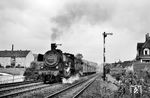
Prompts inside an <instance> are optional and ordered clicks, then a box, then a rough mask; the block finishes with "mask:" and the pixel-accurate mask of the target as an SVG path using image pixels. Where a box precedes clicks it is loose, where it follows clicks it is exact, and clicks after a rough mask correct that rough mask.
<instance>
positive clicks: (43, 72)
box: [24, 43, 97, 83]
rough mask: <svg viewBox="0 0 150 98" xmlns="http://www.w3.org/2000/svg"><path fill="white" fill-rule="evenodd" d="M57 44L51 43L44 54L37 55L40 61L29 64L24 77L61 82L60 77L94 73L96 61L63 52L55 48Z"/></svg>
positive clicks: (45, 81) (48, 81) (47, 81)
mask: <svg viewBox="0 0 150 98" xmlns="http://www.w3.org/2000/svg"><path fill="white" fill-rule="evenodd" d="M57 46H58V44H56V43H52V44H51V50H49V51H47V52H46V53H45V54H44V55H41V54H39V55H38V57H37V61H38V62H41V63H39V64H37V62H36V63H34V64H31V65H34V66H31V67H30V68H28V70H27V71H26V72H25V74H24V75H25V79H27V78H28V76H34V78H35V77H37V78H36V79H39V78H41V79H42V81H43V82H44V83H51V82H61V80H62V78H66V79H68V78H70V77H71V76H73V75H76V74H79V75H81V76H82V75H87V74H92V73H96V66H97V63H93V62H89V61H86V60H82V59H81V58H80V57H76V56H74V55H73V54H70V53H63V52H62V51H61V50H60V49H56V48H57ZM39 65H40V66H39ZM37 66H39V67H37ZM33 68H34V70H33ZM31 70H32V71H31ZM33 73H34V74H33ZM35 74H36V75H35Z"/></svg>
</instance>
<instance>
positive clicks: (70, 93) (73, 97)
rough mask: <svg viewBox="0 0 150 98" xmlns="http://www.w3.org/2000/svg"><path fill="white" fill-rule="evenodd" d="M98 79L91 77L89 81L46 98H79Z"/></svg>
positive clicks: (81, 82) (76, 84)
mask: <svg viewBox="0 0 150 98" xmlns="http://www.w3.org/2000/svg"><path fill="white" fill-rule="evenodd" d="M96 78H97V75H96V76H94V77H93V76H90V77H89V78H88V79H86V80H83V81H80V82H78V83H75V84H73V85H71V86H68V87H66V88H64V89H61V90H60V91H57V92H55V93H53V94H50V95H48V96H46V97H45V98H55V97H56V98H78V97H79V96H80V95H81V94H82V93H83V92H84V90H86V89H87V88H88V87H89V86H90V85H91V84H92V83H93V82H94V81H95V79H96Z"/></svg>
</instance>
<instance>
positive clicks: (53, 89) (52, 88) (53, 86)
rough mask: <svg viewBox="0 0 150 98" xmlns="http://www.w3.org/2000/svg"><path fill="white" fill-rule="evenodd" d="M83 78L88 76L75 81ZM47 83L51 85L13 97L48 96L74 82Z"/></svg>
mask: <svg viewBox="0 0 150 98" xmlns="http://www.w3.org/2000/svg"><path fill="white" fill-rule="evenodd" d="M83 79H87V77H83V78H80V79H79V80H76V81H75V82H74V83H76V82H79V81H81V80H83ZM46 85H49V86H48V87H46V88H42V89H38V90H34V91H31V92H28V93H25V94H22V95H18V96H17V97H13V98H44V97H46V96H48V95H49V94H51V93H54V92H56V91H58V90H61V89H63V88H65V87H67V86H70V85H72V84H61V83H57V84H46Z"/></svg>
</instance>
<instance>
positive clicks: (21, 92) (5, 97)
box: [0, 85, 49, 98]
mask: <svg viewBox="0 0 150 98" xmlns="http://www.w3.org/2000/svg"><path fill="white" fill-rule="evenodd" d="M36 86H37V85H36ZM45 87H49V85H41V86H38V87H35V88H30V89H27V88H26V89H25V90H20V91H16V92H11V93H6V94H3V95H0V98H7V97H9V96H15V95H16V96H17V95H19V94H23V93H27V92H30V91H34V90H38V89H42V88H45Z"/></svg>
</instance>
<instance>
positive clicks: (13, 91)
mask: <svg viewBox="0 0 150 98" xmlns="http://www.w3.org/2000/svg"><path fill="white" fill-rule="evenodd" d="M48 86H49V85H46V84H43V83H42V82H37V83H31V84H25V85H19V86H15V87H7V88H2V89H0V98H4V97H5V98H6V97H10V96H11V97H12V96H18V95H20V94H23V93H27V92H30V91H34V90H38V89H42V88H45V87H48Z"/></svg>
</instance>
